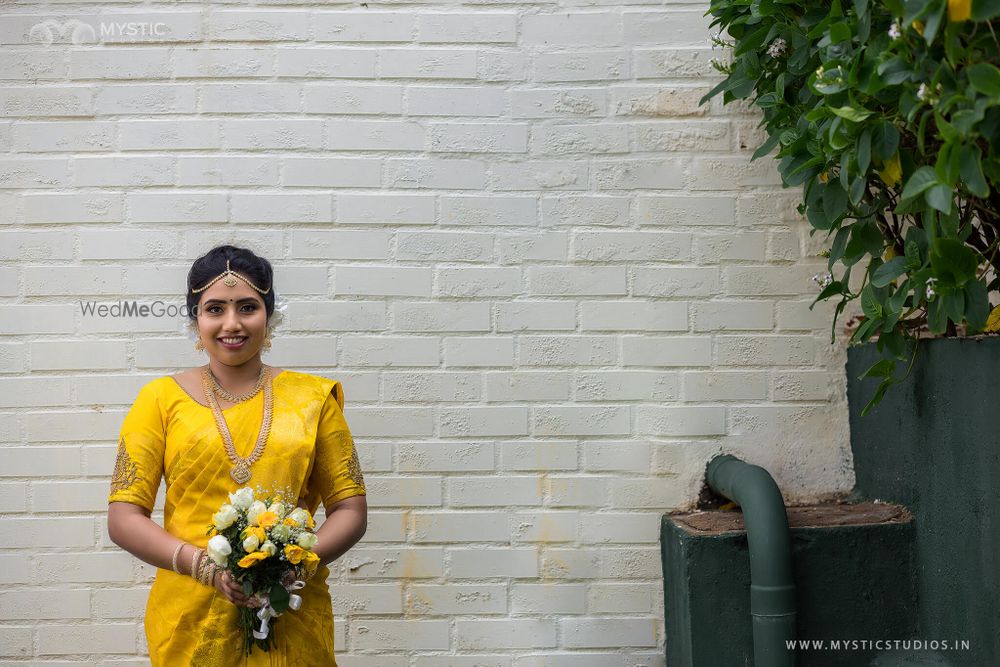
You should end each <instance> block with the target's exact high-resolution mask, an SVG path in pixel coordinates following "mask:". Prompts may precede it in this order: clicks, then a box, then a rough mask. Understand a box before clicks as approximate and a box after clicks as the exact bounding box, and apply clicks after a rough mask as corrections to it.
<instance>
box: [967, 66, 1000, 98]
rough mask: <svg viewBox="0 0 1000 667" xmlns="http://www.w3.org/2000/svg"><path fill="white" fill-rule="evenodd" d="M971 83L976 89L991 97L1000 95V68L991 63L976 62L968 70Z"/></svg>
mask: <svg viewBox="0 0 1000 667" xmlns="http://www.w3.org/2000/svg"><path fill="white" fill-rule="evenodd" d="M966 73H967V74H968V75H969V83H971V84H972V87H973V88H975V89H976V91H978V92H980V93H982V94H983V95H988V96H990V97H1000V69H997V68H996V67H994V66H993V65H990V64H989V63H976V64H975V65H973V66H972V67H970V68H969V69H967V70H966Z"/></svg>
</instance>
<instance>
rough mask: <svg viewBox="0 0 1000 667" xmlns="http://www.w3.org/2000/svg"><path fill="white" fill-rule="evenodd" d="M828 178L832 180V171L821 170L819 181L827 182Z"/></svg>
mask: <svg viewBox="0 0 1000 667" xmlns="http://www.w3.org/2000/svg"><path fill="white" fill-rule="evenodd" d="M828 180H830V172H829V171H821V172H819V182H820V183H826V182H827V181H828Z"/></svg>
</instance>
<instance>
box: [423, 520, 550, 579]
mask: <svg viewBox="0 0 1000 667" xmlns="http://www.w3.org/2000/svg"><path fill="white" fill-rule="evenodd" d="M410 517H411V519H410V520H411V525H412V535H413V538H412V539H413V542H415V543H421V544H423V543H429V542H507V541H508V539H509V538H510V535H509V533H508V528H507V520H506V516H505V515H504V514H503V513H502V512H414V513H412V514H411V515H410ZM456 553H461V552H458V551H456V550H453V551H451V564H452V570H451V573H452V575H454V576H463V577H468V576H470V575H468V574H464V575H458V574H457V573H456V572H455V568H454V566H455V562H456V558H455V556H456ZM483 555H484V556H488V554H483ZM514 555H516V554H514ZM458 560H459V561H460V562H461V563H462V565H463V567H467V566H468V565H470V559H469V558H468V555H467V554H466V555H464V556H463V557H461V558H459V559H458ZM521 560H522V561H524V562H527V560H526V559H523V558H522V559H521ZM532 560H533V559H532ZM460 569H461V568H460ZM471 576H473V577H486V576H501V575H487V574H486V570H485V569H484V570H483V571H482V573H481V574H473V575H471ZM512 576H513V575H512Z"/></svg>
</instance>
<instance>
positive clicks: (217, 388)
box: [205, 364, 265, 403]
mask: <svg viewBox="0 0 1000 667" xmlns="http://www.w3.org/2000/svg"><path fill="white" fill-rule="evenodd" d="M205 368H206V369H207V370H208V377H209V379H210V380H211V381H212V391H214V392H215V393H216V394H218V395H219V396H221V397H222V398H224V399H226V400H227V401H229V402H230V403H242V402H243V401H249V400H250V399H251V398H253V397H254V396H256V395H257V392H259V391H260V388H261V387H263V386H264V368H265V366H264V365H263V364H261V366H260V373H258V374H257V383H256V384H255V385H254V388H253V389H251V390H250V391H249V392H248V393H246V394H232V393H230V392H229V391H227V390H226V389H224V388H223V387H222V385H220V384H219V381H218V379H216V377H215V373H213V372H212V368H211V367H210V366H205Z"/></svg>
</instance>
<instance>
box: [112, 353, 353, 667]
mask: <svg viewBox="0 0 1000 667" xmlns="http://www.w3.org/2000/svg"><path fill="white" fill-rule="evenodd" d="M272 387H273V400H274V409H273V416H272V422H271V432H270V435H269V436H268V439H267V445H266V447H265V449H264V452H263V454H262V455H261V457H260V459H258V460H257V461H256V462H255V463H254V464H253V466H252V472H253V477H252V478H251V479H250V481H249V482H248V483H247V485H248V486H252V487H254V488H255V489H258V490H259V492H260V493H259V494H258V497H261V496H263V495H268V494H273V493H277V494H282V495H284V497H285V498H286V499H288V500H289V501H290V502H291V503H293V504H295V502H296V499H298V505H299V506H301V507H305V508H306V509H308V510H309V512H310V513H315V512H316V510H317V509H318V508H319V506H320V503H322V504H323V506H324V507H329V506H330V505H332V504H333V503H336V502H338V501H340V500H343V499H344V498H349V497H351V496H355V495H363V494H364V493H365V487H364V478H363V476H362V473H361V467H360V465H359V463H358V456H357V451H356V450H355V447H354V442H353V440H352V438H351V433H350V430H349V429H348V427H347V422H346V421H345V420H344V414H343V406H344V392H343V388H342V387H341V384H340V382H338V381H335V380H329V379H327V378H323V377H319V376H316V375H309V374H306V373H297V372H293V371H289V370H284V371H282V372H280V373H279V374H278V375H276V376H274V377H273V378H272ZM263 394H264V392H262V391H261V392H258V393H257V395H256V396H254V397H253V398H252V399H250V400H249V401H245V402H243V403H239V404H237V405H234V406H232V407H230V408H227V409H226V410H223V415H224V416H225V419H226V423H227V424H228V426H229V430H230V433H231V434H232V437H233V442H234V443H235V445H236V451H237V453H238V454H239V455H240V456H247V455H249V454H250V451H251V450H252V449H253V446H254V443H255V442H256V440H257V434H258V432H259V430H260V425H261V421H262V420H263V411H264V397H263ZM200 400H204V398H201V399H200ZM232 465H233V464H232V462H231V461H230V460H229V457H228V456H227V455H226V452H225V449H224V445H223V442H222V437H221V436H220V435H219V432H218V428H217V426H216V424H215V419H214V417H213V414H212V409H211V408H209V407H207V406H205V405H202V404H201V403H200V402H198V401H196V400H195V399H194V398H193V397H191V396H190V395H188V394H187V392H186V391H185V390H184V389H183V388H181V386H180V385H179V384H178V383H177V381H176V380H174V378H172V377H169V376H167V377H160V378H157V379H155V380H152V381H150V382H148V383H147V384H146V385H144V386H143V387H142V389H141V390H140V391H139V394H138V396H137V398H136V400H135V403H134V404H133V405H132V408H131V409H130V410H129V412H128V414H127V415H126V417H125V420H124V422H123V424H122V428H121V433H120V436H119V440H118V454H117V457H116V460H115V470H114V474H113V476H112V481H111V493H110V495H109V496H108V502H109V503H110V502H128V503H133V504H135V505H139V506H141V507H144V508H146V509H147V510H148V511H150V512H152V511H153V505H154V503H155V500H156V493H157V490H158V489H159V486H160V480H161V477H162V478H163V479H165V481H166V498H165V501H164V508H163V527H164V528H165V529H166V530H167V532H169V533H171V534H173V535H175V536H177V537H178V538H180V539H182V540H184V541H186V542H189V543H190V544H194V545H196V546H199V547H202V548H205V547H206V546H207V544H208V539H209V536H208V535H207V534H206V533H207V530H208V527H209V526H210V525H211V523H212V515H213V514H214V513H215V512H217V511H218V510H219V507H221V506H222V504H223V503H225V502H228V498H229V494H230V493H232V492H233V491H235V490H236V489H238V488H240V485H239V484H237V483H236V482H235V481H234V480H233V478H232V477H230V474H229V471H230V468H232ZM328 574H329V569H328V568H327V567H326V566H321V567H320V568H319V569H318V570H317V572H316V575H315V576H314V577H313V578H312V579H310V580H309V581H308V583H307V584H306V586H305V588H303V589H301V590H299V591H296V592H297V593H298V594H299V595H301V597H302V606H301V608H300V609H298V610H297V611H288V612H286V613H284V614H282V615H281V617H280V618H279V619H277V622H276V623H275V625H274V630H273V633H274V634H273V636H274V643H273V644H272V648H271V651H270V652H264V651H261V650H260V649H258V648H254V650H253V652H252V654H251V655H250V656H249V658H247V657H246V656H245V654H244V653H243V640H242V633H241V631H240V628H239V625H238V620H237V619H238V608H237V607H236V606H235V605H233V604H232V603H231V602H229V601H228V600H227V599H226V598H225V597H223V595H222V594H221V593H219V592H218V591H217V590H216V589H215V588H214V587H211V586H206V585H204V584H200V583H198V582H197V581H195V580H194V579H192V578H191V577H190V576H188V575H181V574H177V573H175V572H173V571H171V570H163V569H157V571H156V579H155V581H154V582H153V587H152V589H151V590H150V593H149V601H148V603H147V605H146V616H145V630H146V641H147V645H148V648H149V657H150V661H151V663H152V665H153V667H175V666H176V667H181V666H183V667H191V666H194V667H234V666H236V665H246V666H247V667H251V666H255V665H269V666H272V667H275V666H282V667H283V666H285V665H289V666H292V665H294V666H295V667H309V666H313V665H314V666H316V667H320V666H322V667H336V664H337V662H336V660H335V659H334V646H333V610H332V604H331V600H330V592H329V588H328V587H327V584H326V578H327V576H328Z"/></svg>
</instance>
